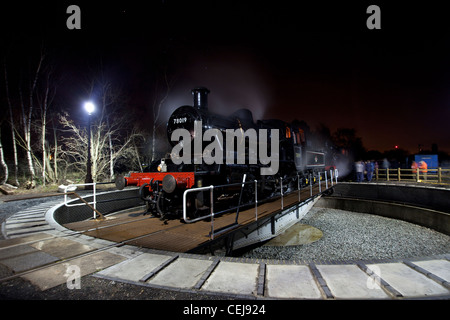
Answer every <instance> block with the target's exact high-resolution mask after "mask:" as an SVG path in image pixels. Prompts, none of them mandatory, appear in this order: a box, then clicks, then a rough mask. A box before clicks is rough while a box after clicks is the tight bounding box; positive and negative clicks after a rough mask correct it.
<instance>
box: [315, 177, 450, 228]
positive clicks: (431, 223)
mask: <svg viewBox="0 0 450 320" xmlns="http://www.w3.org/2000/svg"><path fill="white" fill-rule="evenodd" d="M317 205H318V206H321V207H326V208H336V209H342V210H347V211H354V212H361V213H370V214H376V215H380V216H384V217H389V218H393V219H399V220H403V221H407V222H411V223H414V224H418V225H421V226H424V227H427V228H431V229H434V230H436V231H438V232H442V233H444V234H447V235H450V190H448V189H443V188H429V187H420V186H407V185H391V184H363V183H340V184H338V185H336V186H335V190H334V193H333V194H332V195H331V196H327V197H322V198H321V200H320V201H319V203H318V204H317Z"/></svg>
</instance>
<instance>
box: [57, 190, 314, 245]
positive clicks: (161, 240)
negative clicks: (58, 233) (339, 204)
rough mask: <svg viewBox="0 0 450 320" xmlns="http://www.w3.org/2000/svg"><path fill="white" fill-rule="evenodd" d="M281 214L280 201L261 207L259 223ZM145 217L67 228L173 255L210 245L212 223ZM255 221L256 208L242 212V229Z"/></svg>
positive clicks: (294, 197) (225, 219)
mask: <svg viewBox="0 0 450 320" xmlns="http://www.w3.org/2000/svg"><path fill="white" fill-rule="evenodd" d="M318 193H319V190H318V186H315V187H314V188H313V195H316V194H318ZM309 197H310V189H309V188H305V189H303V190H302V191H301V199H302V201H304V200H306V199H307V198H309ZM283 202H284V208H286V207H289V206H291V205H295V204H296V203H298V193H297V191H295V192H292V193H290V194H289V195H286V196H284V199H283ZM280 210H281V198H278V199H275V200H274V201H271V202H266V203H263V204H261V205H258V219H262V218H265V217H268V216H271V215H272V214H274V213H276V212H278V211H280ZM143 214H144V212H143V211H134V212H127V213H120V214H114V215H110V216H107V218H106V220H100V221H97V220H86V221H80V222H73V223H68V224H65V225H64V227H66V228H68V229H71V230H76V231H83V230H86V231H85V232H84V234H85V235H88V236H92V237H96V238H101V239H106V240H110V241H115V242H122V241H125V242H126V243H127V244H130V245H135V246H139V247H145V248H151V249H159V250H167V251H173V252H188V251H191V250H193V249H195V248H197V247H198V246H200V245H204V244H205V243H207V242H208V241H210V232H211V220H210V219H208V220H201V221H197V222H194V223H185V222H182V221H181V220H179V219H173V220H166V221H161V220H160V219H158V218H155V217H151V216H147V215H145V216H144V215H143ZM235 220H236V212H232V213H227V214H223V215H220V216H219V217H215V218H214V230H218V229H220V228H223V227H227V226H229V225H231V224H233V223H234V222H235ZM254 221H255V208H254V207H252V208H250V209H247V210H242V211H240V212H239V219H238V224H239V227H245V226H247V225H249V224H251V223H253V222H254ZM225 234H226V233H224V234H222V235H221V236H224V235H225ZM133 239H134V240H133Z"/></svg>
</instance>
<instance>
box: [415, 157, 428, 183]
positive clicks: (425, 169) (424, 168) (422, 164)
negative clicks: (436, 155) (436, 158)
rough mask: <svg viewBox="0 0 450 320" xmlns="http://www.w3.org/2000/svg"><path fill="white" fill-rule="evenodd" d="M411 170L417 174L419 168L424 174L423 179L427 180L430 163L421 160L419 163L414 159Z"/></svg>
mask: <svg viewBox="0 0 450 320" xmlns="http://www.w3.org/2000/svg"><path fill="white" fill-rule="evenodd" d="M411 169H412V170H411V172H412V174H413V179H414V176H415V175H416V174H417V169H419V172H420V173H421V174H422V177H423V180H425V181H426V180H427V172H428V165H427V163H426V162H425V161H423V160H422V161H419V163H417V162H415V161H413V162H412V164H411Z"/></svg>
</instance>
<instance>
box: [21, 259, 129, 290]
mask: <svg viewBox="0 0 450 320" xmlns="http://www.w3.org/2000/svg"><path fill="white" fill-rule="evenodd" d="M124 259H126V258H124V257H122V256H120V255H117V254H113V253H110V252H107V251H100V252H97V253H93V254H92V255H89V256H85V257H81V258H77V259H73V260H71V261H67V262H64V263H60V264H57V265H54V266H51V267H48V268H45V269H42V270H38V271H34V272H31V273H29V274H26V275H24V276H22V277H23V278H25V279H27V280H28V281H30V282H31V283H32V284H34V285H35V286H37V287H38V288H39V289H40V290H42V291H43V290H47V289H49V288H53V287H55V286H57V285H60V284H63V283H67V282H68V280H69V281H71V280H72V279H75V277H78V276H79V277H82V276H85V275H87V274H91V273H94V272H97V271H99V270H101V269H104V268H107V267H110V266H112V265H114V264H117V263H120V262H121V261H123V260H124ZM69 277H70V279H69ZM78 279H79V278H78ZM79 281H80V286H81V287H82V286H83V283H82V282H81V279H79Z"/></svg>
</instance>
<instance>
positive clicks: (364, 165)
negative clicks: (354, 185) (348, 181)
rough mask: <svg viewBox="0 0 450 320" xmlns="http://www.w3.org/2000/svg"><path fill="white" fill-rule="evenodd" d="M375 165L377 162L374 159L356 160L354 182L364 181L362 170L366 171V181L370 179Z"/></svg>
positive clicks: (376, 165)
mask: <svg viewBox="0 0 450 320" xmlns="http://www.w3.org/2000/svg"><path fill="white" fill-rule="evenodd" d="M377 167H378V163H377V162H375V161H357V162H356V163H355V169H356V182H363V181H364V172H365V173H366V177H367V181H369V182H370V181H372V177H373V173H374V171H375V168H377Z"/></svg>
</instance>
